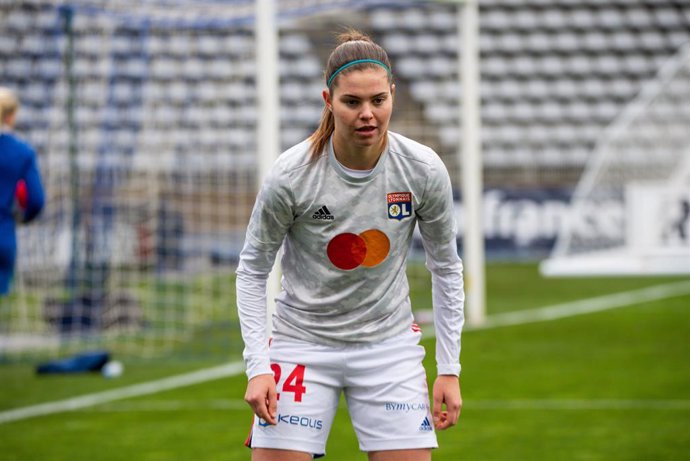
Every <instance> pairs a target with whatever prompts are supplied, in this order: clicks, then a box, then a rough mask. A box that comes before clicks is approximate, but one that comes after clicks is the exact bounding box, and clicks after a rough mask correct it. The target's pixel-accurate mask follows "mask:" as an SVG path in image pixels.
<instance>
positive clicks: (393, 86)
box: [391, 83, 395, 99]
mask: <svg viewBox="0 0 690 461" xmlns="http://www.w3.org/2000/svg"><path fill="white" fill-rule="evenodd" d="M391 97H393V99H395V83H392V84H391Z"/></svg>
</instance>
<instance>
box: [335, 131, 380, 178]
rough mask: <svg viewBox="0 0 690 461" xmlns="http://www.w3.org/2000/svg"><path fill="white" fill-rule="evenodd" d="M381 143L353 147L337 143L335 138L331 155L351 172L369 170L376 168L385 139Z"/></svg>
mask: <svg viewBox="0 0 690 461" xmlns="http://www.w3.org/2000/svg"><path fill="white" fill-rule="evenodd" d="M381 141H382V142H381V143H379V144H376V145H373V146H353V145H344V144H343V143H339V142H338V139H337V138H334V139H333V153H334V154H335V158H336V159H337V160H338V162H340V164H341V165H343V166H344V167H347V168H350V169H352V170H371V169H373V168H374V167H375V166H376V163H378V161H379V157H381V154H382V153H383V150H384V149H385V147H386V137H385V136H384V137H383V139H382V140H381Z"/></svg>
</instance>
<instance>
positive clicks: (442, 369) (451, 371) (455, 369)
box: [436, 363, 461, 376]
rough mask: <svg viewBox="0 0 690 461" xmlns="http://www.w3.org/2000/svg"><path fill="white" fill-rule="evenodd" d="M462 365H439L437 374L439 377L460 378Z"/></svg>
mask: <svg viewBox="0 0 690 461" xmlns="http://www.w3.org/2000/svg"><path fill="white" fill-rule="evenodd" d="M460 368H461V367H460V364H459V363H455V364H449V365H437V367H436V369H437V374H438V375H454V376H460Z"/></svg>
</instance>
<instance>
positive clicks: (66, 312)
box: [0, 0, 457, 359]
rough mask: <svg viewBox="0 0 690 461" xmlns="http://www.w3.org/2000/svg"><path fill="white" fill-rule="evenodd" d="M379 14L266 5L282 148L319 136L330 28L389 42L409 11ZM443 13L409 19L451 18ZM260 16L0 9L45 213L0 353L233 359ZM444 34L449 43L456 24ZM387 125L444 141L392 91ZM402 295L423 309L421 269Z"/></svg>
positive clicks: (24, 235) (38, 1)
mask: <svg viewBox="0 0 690 461" xmlns="http://www.w3.org/2000/svg"><path fill="white" fill-rule="evenodd" d="M384 3H390V2H373V1H372V2H361V1H336V0H311V1H297V0H294V1H293V0H286V1H282V0H281V1H280V2H275V5H276V8H277V9H278V11H277V14H278V18H279V21H278V26H279V27H278V29H279V30H278V33H279V40H278V47H279V63H278V64H279V65H278V68H279V80H280V89H281V91H280V107H281V109H280V142H281V148H283V149H286V148H288V147H289V146H292V145H294V144H296V143H297V142H300V141H301V140H303V139H304V138H306V137H307V136H308V135H309V134H310V133H311V132H313V130H314V129H315V128H316V126H317V125H318V122H319V119H320V116H321V111H322V108H323V101H322V99H321V91H322V89H323V87H324V82H323V67H324V60H325V57H326V55H325V51H324V50H327V49H330V48H331V47H332V45H333V44H334V37H335V33H336V32H338V31H342V30H343V26H342V25H343V24H349V25H351V26H354V27H358V28H361V29H362V30H363V31H365V32H369V33H371V32H373V33H374V37H375V38H376V39H377V40H383V41H384V42H386V44H387V42H390V40H386V37H385V36H384V32H385V33H387V32H388V28H385V27H384V25H385V24H387V23H385V21H384V20H385V19H388V18H393V19H395V18H396V17H398V16H399V15H400V14H402V13H403V12H405V11H407V10H406V9H405V8H407V7H408V6H409V5H411V4H413V3H415V2H399V3H400V5H399V7H397V8H394V9H392V10H376V11H373V12H372V11H370V10H367V9H371V8H374V7H375V6H376V5H377V4H384ZM439 8H441V10H438V11H437V10H434V11H429V12H427V11H426V10H418V9H417V8H416V6H415V8H410V9H409V11H410V12H411V13H415V14H414V15H413V16H414V17H417V18H421V19H423V20H425V21H426V20H427V19H428V20H431V18H437V17H438V18H441V19H445V18H446V17H447V16H448V14H447V8H446V7H445V6H440V7H439ZM365 10H366V11H365ZM254 15H255V2H254V1H250V0H232V1H223V2H218V1H215V0H208V1H198V2H196V1H195V2H191V1H185V0H155V1H150V2H137V1H133V0H117V1H105V0H83V1H79V0H75V1H71V2H55V1H52V0H28V1H27V0H25V1H21V2H6V1H0V17H1V18H2V20H0V44H1V45H2V47H1V48H2V51H0V53H4V54H2V56H3V59H2V60H0V80H2V81H3V84H4V85H8V86H11V87H13V88H16V89H17V91H18V93H19V95H20V99H21V101H22V109H21V113H20V117H19V122H20V124H19V126H18V129H17V131H18V132H19V133H20V135H22V136H23V137H25V138H26V139H28V140H29V141H30V142H31V143H32V144H33V145H34V147H36V150H37V152H38V154H39V164H40V166H41V170H42V174H43V179H44V183H45V187H46V193H47V206H46V208H45V211H44V213H43V214H42V215H41V217H40V219H39V220H38V221H37V222H34V223H32V224H31V225H28V226H22V227H20V228H19V235H18V242H19V249H18V258H17V262H18V264H17V270H16V273H15V281H14V284H13V290H12V294H11V296H10V297H9V298H5V299H2V300H1V301H0V359H2V358H4V357H8V356H9V357H27V356H36V355H37V354H39V355H51V356H55V355H64V354H66V353H71V352H78V351H82V350H84V349H86V348H95V347H98V348H101V347H105V348H107V349H109V350H112V351H113V352H115V353H120V354H130V355H136V356H141V357H146V356H157V355H160V354H162V353H166V354H167V353H173V354H175V355H176V356H177V357H185V356H190V357H195V358H196V357H199V356H202V357H205V358H215V359H217V358H218V357H223V358H227V357H228V356H230V355H233V354H234V356H236V357H237V358H239V356H240V352H241V350H242V342H241V339H240V330H239V325H238V320H237V314H236V308H235V290H234V285H235V279H234V272H235V268H236V263H237V259H238V255H239V252H240V249H241V247H242V244H243V241H244V233H245V229H246V224H247V222H248V219H249V214H250V212H251V208H252V206H253V203H254V199H255V197H256V193H257V182H258V181H257V176H258V165H257V164H258V159H257V138H256V130H257V120H258V118H259V117H261V114H259V113H258V103H257V96H258V95H257V83H256V74H257V64H256V37H255V32H254ZM396 15H397V16H396ZM373 18H378V22H377V21H374V20H373ZM370 19H371V21H370ZM389 22H390V21H389ZM384 23H385V24H384ZM337 24H340V26H337ZM381 24H383V25H381ZM415 24H416V23H415ZM442 24H446V25H445V26H444V27H445V28H444V31H445V33H447V34H448V35H449V36H451V35H453V36H455V34H456V30H455V29H453V27H455V22H452V21H451V22H450V23H448V21H446V22H445V23H443V22H442ZM454 43H457V40H456V41H455V42H454ZM7 50H12V51H11V52H10V51H7ZM393 54H395V53H393ZM446 55H447V56H445V58H446V59H447V60H448V66H446V68H451V69H456V68H457V66H456V65H455V63H456V62H457V58H456V55H455V54H452V55H451V54H450V53H446ZM395 57H396V56H395V55H394V56H393V58H395ZM401 75H403V77H404V75H405V73H404V71H403V72H401ZM444 75H446V76H447V78H455V79H457V73H455V74H453V73H448V74H444ZM401 91H402V90H401ZM401 94H402V93H401ZM393 129H395V130H396V131H401V132H404V133H406V134H407V135H408V136H410V137H413V138H415V139H418V140H420V141H421V142H424V143H426V144H431V145H434V143H438V137H437V135H436V134H435V132H433V130H430V128H429V126H428V125H427V124H425V123H423V117H422V116H421V115H420V109H419V107H417V105H416V104H414V103H413V102H410V101H406V100H405V99H404V98H402V97H401V101H400V103H399V106H398V108H397V109H396V118H395V119H394V121H393ZM446 151H447V152H448V155H447V156H446V157H445V160H446V161H447V164H449V168H450V169H451V170H453V169H454V168H455V167H454V165H453V163H454V161H453V158H454V156H455V152H454V151H448V150H446ZM449 159H450V161H448V160H449ZM419 248H421V246H420V247H419ZM410 285H411V287H412V290H413V291H416V292H421V293H424V296H427V297H428V298H429V301H430V294H429V293H430V282H429V277H428V272H426V270H425V269H424V267H423V261H419V262H417V263H416V264H415V265H414V267H412V268H410ZM425 307H426V306H425Z"/></svg>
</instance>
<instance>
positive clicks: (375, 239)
mask: <svg viewBox="0 0 690 461" xmlns="http://www.w3.org/2000/svg"><path fill="white" fill-rule="evenodd" d="M390 248H391V243H390V240H388V237H387V236H386V234H384V233H383V232H381V231H380V230H377V229H369V230H365V231H364V232H362V233H361V234H352V233H349V232H346V233H344V234H338V235H336V236H335V237H333V238H332V239H331V241H330V242H328V247H327V248H326V252H327V253H328V259H330V260H331V263H333V265H334V266H335V267H337V268H338V269H343V270H346V271H347V270H352V269H355V268H357V267H359V266H365V267H374V266H376V265H377V264H380V263H382V262H383V260H385V259H386V256H388V253H389V251H390Z"/></svg>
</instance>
